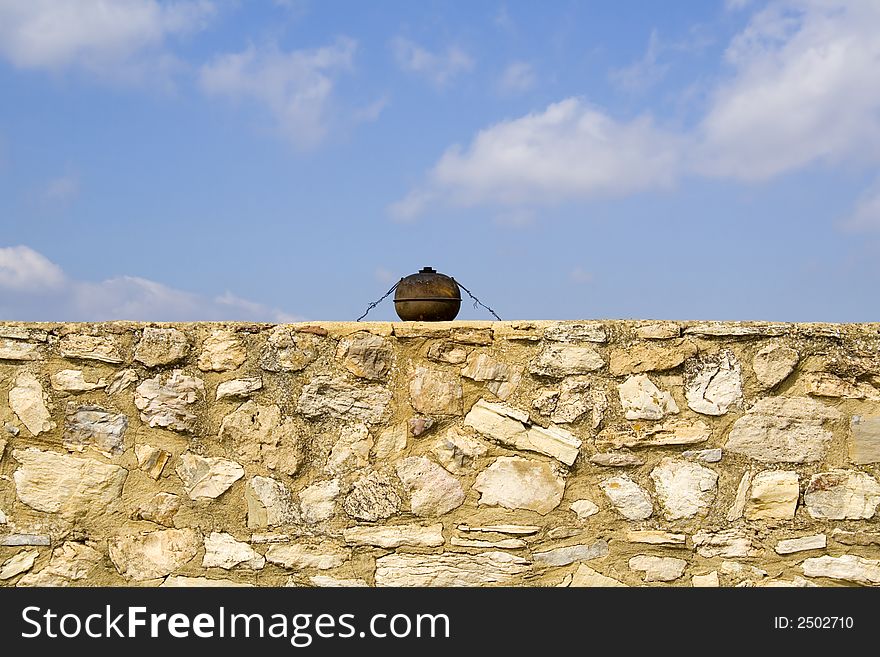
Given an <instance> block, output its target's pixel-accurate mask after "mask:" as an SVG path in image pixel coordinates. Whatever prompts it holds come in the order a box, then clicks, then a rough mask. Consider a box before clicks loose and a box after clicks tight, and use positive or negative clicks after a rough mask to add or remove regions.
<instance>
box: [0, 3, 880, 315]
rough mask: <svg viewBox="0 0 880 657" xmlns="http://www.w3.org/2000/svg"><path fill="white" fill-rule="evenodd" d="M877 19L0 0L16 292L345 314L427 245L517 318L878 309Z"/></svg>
mask: <svg viewBox="0 0 880 657" xmlns="http://www.w3.org/2000/svg"><path fill="white" fill-rule="evenodd" d="M878 34H880V3H878V2H877V1H876V0H836V1H835V0H791V1H780V2H758V1H751V2H750V1H748V0H727V1H724V0H719V1H718V2H714V3H713V2H706V1H704V0H700V1H693V2H688V1H684V0H680V1H676V2H672V3H652V2H636V1H624V2H620V1H617V2H563V1H560V2H553V3H538V2H489V1H486V2H478V3H474V2H439V1H425V2H404V1H401V2H391V1H387V2H369V3H367V2H332V1H322V2H317V1H315V0H312V1H309V0H286V1H280V0H277V1H275V2H272V1H269V0H266V1H262V2H257V1H254V2H233V1H228V2H224V1H221V0H217V1H210V0H192V1H187V0H179V1H176V2H158V1H155V0H0V319H9V320H95V321H96V320H106V319H137V320H157V321H158V320H219V319H230V320H237V319H241V320H255V321H294V320H348V319H354V318H356V317H357V316H358V315H360V314H361V313H362V312H363V310H364V308H365V307H366V306H367V304H368V303H369V302H370V301H372V300H374V299H376V298H378V297H379V296H381V295H382V294H383V293H384V292H385V291H386V290H387V289H388V287H390V286H391V285H392V284H393V283H394V282H395V281H396V280H398V279H399V278H400V277H401V276H405V275H407V274H409V273H412V272H414V271H417V270H418V269H420V268H421V267H422V266H425V265H431V266H433V267H435V268H436V269H438V270H440V271H443V272H445V273H448V274H450V275H453V276H455V277H456V278H457V279H458V280H460V281H461V282H462V283H463V284H464V285H466V286H467V287H468V288H470V289H471V290H472V291H473V292H474V293H476V294H477V296H479V297H480V298H481V299H482V300H483V301H484V302H486V303H488V304H489V305H491V306H492V307H493V308H494V309H495V310H496V311H497V312H498V314H499V315H500V316H501V317H502V318H503V319H522V318H541V319H580V318H630V317H634V318H670V319H766V320H778V321H840V322H846V321H877V320H878V316H877V312H876V302H875V299H876V297H877V292H876V290H877V287H878V284H880V240H878V234H880V168H878V165H880V73H878V71H880V37H878V36H877V35H878ZM459 317H460V318H462V319H489V318H490V317H489V315H488V314H487V313H486V312H485V311H483V310H482V309H474V308H473V307H472V306H471V305H470V304H463V307H462V312H461V314H460V315H459ZM369 318H370V319H377V320H382V319H396V316H395V315H394V310H393V304H391V303H390V300H389V301H386V302H384V303H383V304H382V305H380V306H379V307H378V308H377V309H376V310H374V311H373V312H372V313H371V314H370V316H369Z"/></svg>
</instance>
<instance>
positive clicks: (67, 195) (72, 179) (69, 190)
mask: <svg viewBox="0 0 880 657" xmlns="http://www.w3.org/2000/svg"><path fill="white" fill-rule="evenodd" d="M78 195H79V178H77V176H76V175H73V174H65V175H63V176H59V177H58V178H53V179H52V180H50V181H49V183H48V184H47V185H46V187H45V190H44V192H43V196H44V197H45V199H46V200H47V201H49V202H51V203H67V202H69V201H72V200H73V199H75V198H76V197H77V196H78Z"/></svg>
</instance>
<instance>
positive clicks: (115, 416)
mask: <svg viewBox="0 0 880 657" xmlns="http://www.w3.org/2000/svg"><path fill="white" fill-rule="evenodd" d="M127 428H128V417H126V416H125V415H123V414H122V413H108V412H107V411H106V410H105V409H103V408H101V407H100V406H77V405H76V404H68V405H67V414H66V424H65V427H64V434H63V435H62V437H61V442H62V444H63V445H64V447H65V448H67V449H69V450H71V451H77V452H82V451H83V450H85V449H86V448H87V447H88V448H91V449H93V450H95V451H96V452H98V453H99V454H102V455H104V456H106V457H107V458H111V457H113V456H118V455H119V454H122V453H123V452H124V451H125V430H126V429H127Z"/></svg>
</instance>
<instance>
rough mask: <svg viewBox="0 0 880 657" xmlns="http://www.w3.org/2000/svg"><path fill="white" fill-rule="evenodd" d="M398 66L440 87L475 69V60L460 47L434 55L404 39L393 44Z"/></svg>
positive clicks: (396, 40) (398, 38)
mask: <svg viewBox="0 0 880 657" xmlns="http://www.w3.org/2000/svg"><path fill="white" fill-rule="evenodd" d="M391 49H392V52H393V53H394V59H395V60H396V61H397V65H398V66H400V68H402V69H403V70H404V71H408V72H410V73H416V74H418V75H421V76H424V77H426V78H427V79H428V80H430V81H431V82H433V83H434V84H435V85H437V86H438V87H442V86H444V85H446V84H448V83H449V82H450V81H451V80H452V79H453V78H454V77H456V76H458V75H459V74H461V73H467V72H468V71H470V70H472V69H473V68H474V60H473V59H471V57H470V55H468V54H467V53H466V52H465V51H464V50H462V49H461V48H459V47H458V46H449V47H448V48H447V49H446V52H445V53H439V54H438V53H432V52H430V51H428V50H426V49H425V48H423V47H422V46H420V45H419V44H417V43H415V42H414V41H411V40H409V39H404V38H403V37H397V38H396V39H394V40H393V41H392V42H391Z"/></svg>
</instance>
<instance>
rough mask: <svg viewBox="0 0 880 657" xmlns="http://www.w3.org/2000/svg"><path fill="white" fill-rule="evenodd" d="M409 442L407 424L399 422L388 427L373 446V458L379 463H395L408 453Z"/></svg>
mask: <svg viewBox="0 0 880 657" xmlns="http://www.w3.org/2000/svg"><path fill="white" fill-rule="evenodd" d="M408 441H409V436H408V434H407V425H406V423H404V422H398V423H397V424H394V425H392V426H390V427H387V428H386V429H384V430H383V431H382V432H381V433H380V434H379V437H378V438H376V441H375V443H374V444H373V457H374V458H375V459H376V460H377V461H378V462H386V461H393V460H394V459H395V458H396V457H398V456H400V455H401V454H403V453H404V452H405V451H406V446H407V443H408Z"/></svg>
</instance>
